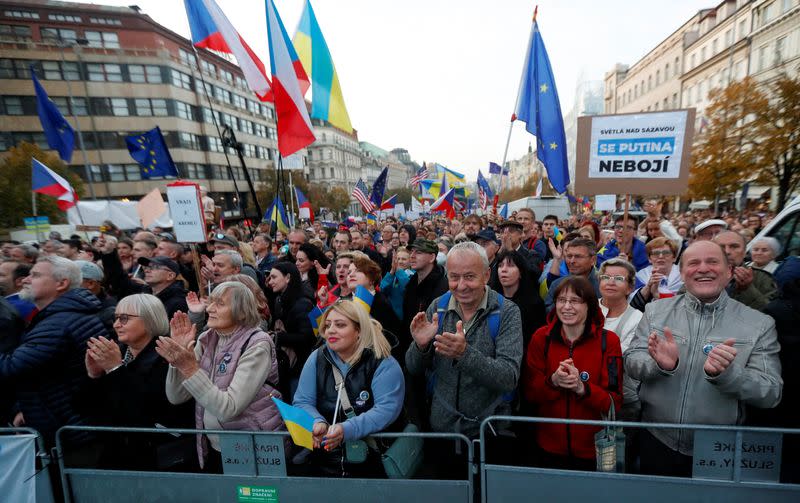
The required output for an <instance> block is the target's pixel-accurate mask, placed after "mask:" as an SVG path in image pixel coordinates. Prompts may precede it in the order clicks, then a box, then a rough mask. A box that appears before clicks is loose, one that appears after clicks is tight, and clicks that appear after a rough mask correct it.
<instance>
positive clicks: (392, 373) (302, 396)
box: [294, 350, 406, 442]
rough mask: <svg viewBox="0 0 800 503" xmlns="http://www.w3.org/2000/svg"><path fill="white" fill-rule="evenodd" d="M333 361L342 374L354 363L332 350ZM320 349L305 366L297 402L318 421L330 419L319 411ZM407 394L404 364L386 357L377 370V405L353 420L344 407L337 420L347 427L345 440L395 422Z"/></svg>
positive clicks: (295, 400) (362, 435)
mask: <svg viewBox="0 0 800 503" xmlns="http://www.w3.org/2000/svg"><path fill="white" fill-rule="evenodd" d="M330 353H331V356H332V357H333V361H334V363H335V364H336V366H337V367H338V368H339V370H340V371H341V372H342V375H345V374H347V371H348V369H349V368H350V365H348V364H347V363H345V362H343V361H342V360H341V359H339V356H338V355H337V354H336V353H335V352H333V351H331V352H330ZM318 355H319V350H317V351H314V352H313V353H311V356H309V357H308V360H306V363H305V365H303V371H302V372H301V373H300V383H299V384H298V386H297V391H296V392H295V394H294V405H295V406H296V407H300V408H301V409H303V410H305V411H306V412H308V413H309V414H311V417H313V418H314V423H318V422H323V423H324V422H326V421H325V419H324V418H323V417H322V414H320V413H319V411H318V410H317V375H316V369H317V356H318ZM405 394H406V384H405V379H404V378H403V371H402V370H400V364H398V363H397V360H395V359H394V358H393V357H391V356H389V357H387V358H384V360H383V361H381V363H380V364H379V365H378V368H377V369H376V370H375V375H374V376H373V378H372V396H373V397H375V398H374V399H375V404H374V405H373V406H372V408H371V409H369V410H368V411H367V412H365V413H363V414H360V415H358V416H356V417H354V418H352V419H346V418H345V415H344V413H343V412H342V411H341V410H340V411H339V414H338V416H337V418H336V420H337V422H339V423H341V424H342V428H344V440H345V441H346V442H349V441H351V440H358V439H361V438H364V437H366V436H369V435H371V434H373V433H379V432H381V431H383V430H385V429H386V428H387V427H388V426H389V425H390V424H392V423H393V422H394V421H395V420H396V419H397V418H398V417H399V416H400V412H401V411H402V410H403V399H404V397H405Z"/></svg>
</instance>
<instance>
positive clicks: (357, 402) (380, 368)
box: [294, 300, 405, 477]
mask: <svg viewBox="0 0 800 503" xmlns="http://www.w3.org/2000/svg"><path fill="white" fill-rule="evenodd" d="M319 328H320V336H321V337H322V339H323V340H324V341H325V344H324V345H323V346H321V347H320V348H318V349H317V350H315V351H314V352H313V353H312V354H311V356H309V358H308V360H306V363H305V365H304V366H303V371H302V373H301V374H300V384H299V386H298V388H297V392H296V393H295V396H294V405H296V406H298V407H300V408H302V409H304V410H306V411H307V412H308V413H309V414H311V416H312V417H313V418H314V430H313V435H314V451H313V453H312V456H311V462H312V466H313V469H314V470H315V471H316V472H317V473H319V474H323V475H329V476H339V477H382V476H384V472H383V467H382V465H381V462H380V453H379V452H377V451H375V450H373V449H372V448H370V449H369V450H368V454H367V456H366V459H361V460H356V459H352V457H348V455H347V451H348V449H346V448H345V444H347V443H350V442H354V441H358V440H361V439H363V438H364V437H367V436H369V435H372V434H373V433H380V432H384V431H402V429H403V427H404V426H405V418H404V417H402V416H401V412H402V410H403V398H404V396H405V380H404V378H403V372H402V371H401V370H400V365H399V364H398V363H397V360H395V359H394V358H393V357H392V356H391V347H390V344H389V341H387V340H386V337H384V335H383V332H382V328H381V324H380V323H379V322H378V321H376V320H374V319H371V318H370V316H369V313H367V311H366V310H365V309H364V308H363V307H362V306H360V305H359V304H357V303H355V302H353V301H349V300H340V301H337V302H336V303H334V304H332V305H331V306H330V307H329V308H328V310H327V311H325V314H324V315H323V316H322V318H321V320H320V322H319ZM337 381H341V382H343V384H344V389H340V387H339V386H337ZM337 389H339V390H340V391H338V392H337ZM373 445H374V444H373Z"/></svg>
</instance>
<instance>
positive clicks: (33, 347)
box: [0, 256, 108, 447]
mask: <svg viewBox="0 0 800 503" xmlns="http://www.w3.org/2000/svg"><path fill="white" fill-rule="evenodd" d="M81 279H82V278H81V270H80V268H79V267H78V266H77V265H76V264H75V263H74V262H72V261H71V260H69V259H66V258H63V257H57V256H47V257H41V258H40V259H39V260H38V261H37V262H36V264H35V265H34V266H33V269H31V272H30V275H29V276H28V277H27V278H25V281H24V282H23V290H22V296H23V298H26V299H28V300H30V301H31V302H33V303H34V304H35V305H36V307H37V308H38V309H39V312H38V313H37V314H36V316H34V317H33V319H32V320H31V323H30V325H29V326H28V329H27V330H26V331H25V333H24V334H23V336H22V339H21V340H20V344H19V345H18V346H17V347H16V348H15V349H14V350H13V351H11V352H8V353H0V387H2V388H12V387H13V389H15V391H16V398H17V406H18V409H19V412H18V413H17V414H16V417H15V418H14V426H29V427H31V428H33V429H35V430H37V431H38V432H39V433H41V434H42V436H43V438H44V440H45V442H46V444H47V445H48V446H49V447H51V446H53V445H54V443H55V434H56V431H57V430H58V429H59V428H61V427H62V426H65V425H83V424H86V423H87V422H88V421H87V418H86V417H85V416H84V415H83V414H82V413H81V411H79V410H78V409H77V407H76V402H77V401H78V400H77V396H78V394H79V391H80V388H81V387H82V386H83V385H84V383H85V382H86V380H87V379H88V377H87V375H86V368H85V363H84V358H85V353H86V340H87V339H89V338H90V337H99V336H103V337H108V333H107V332H106V329H105V328H104V327H103V323H102V322H101V321H100V318H99V317H98V316H97V314H98V312H99V311H100V308H101V304H100V301H99V300H98V299H97V297H95V296H94V295H92V293H91V292H89V291H88V290H86V289H84V288H81ZM82 439H83V437H82V436H80V435H77V436H73V437H72V438H71V439H68V440H72V441H74V443H79V442H80V441H81V440H82Z"/></svg>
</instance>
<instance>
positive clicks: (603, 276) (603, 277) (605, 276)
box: [600, 274, 628, 283]
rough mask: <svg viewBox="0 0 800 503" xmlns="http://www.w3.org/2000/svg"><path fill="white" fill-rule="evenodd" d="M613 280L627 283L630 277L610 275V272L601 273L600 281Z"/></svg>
mask: <svg viewBox="0 0 800 503" xmlns="http://www.w3.org/2000/svg"><path fill="white" fill-rule="evenodd" d="M611 280H613V281H614V283H625V282H626V281H628V278H626V277H625V276H609V275H608V274H601V275H600V281H611Z"/></svg>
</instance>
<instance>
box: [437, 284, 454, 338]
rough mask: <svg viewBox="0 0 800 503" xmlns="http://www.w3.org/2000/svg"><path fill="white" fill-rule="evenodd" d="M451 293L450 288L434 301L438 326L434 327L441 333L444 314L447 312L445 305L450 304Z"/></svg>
mask: <svg viewBox="0 0 800 503" xmlns="http://www.w3.org/2000/svg"><path fill="white" fill-rule="evenodd" d="M452 296H453V294H452V292H450V290H448V291H446V292H444V293H443V294H442V296H441V297H439V302H437V303H436V314H438V315H439V327H438V328H437V329H436V333H437V334H440V333H442V327H443V326H444V315H445V314H447V306H448V305H449V304H450V297H452Z"/></svg>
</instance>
